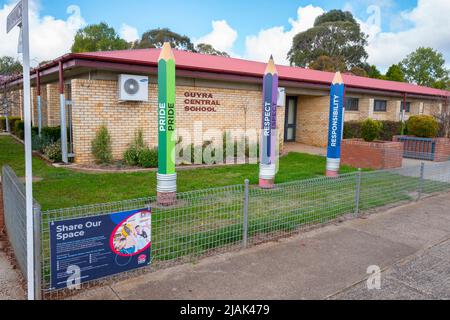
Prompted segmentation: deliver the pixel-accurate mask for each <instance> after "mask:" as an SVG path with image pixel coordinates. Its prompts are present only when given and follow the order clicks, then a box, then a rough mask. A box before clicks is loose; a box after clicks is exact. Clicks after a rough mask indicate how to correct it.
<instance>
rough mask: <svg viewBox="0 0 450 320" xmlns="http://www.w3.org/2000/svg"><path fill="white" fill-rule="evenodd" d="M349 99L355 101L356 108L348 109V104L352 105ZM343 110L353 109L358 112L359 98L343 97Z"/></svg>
mask: <svg viewBox="0 0 450 320" xmlns="http://www.w3.org/2000/svg"><path fill="white" fill-rule="evenodd" d="M349 100H350V101H356V109H350V108H349V106H350V105H352V104H351V103H348V102H349ZM345 111H350V112H351V111H353V112H358V111H359V98H354V97H345Z"/></svg>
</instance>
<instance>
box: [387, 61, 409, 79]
mask: <svg viewBox="0 0 450 320" xmlns="http://www.w3.org/2000/svg"><path fill="white" fill-rule="evenodd" d="M386 80H391V81H398V82H405V74H404V73H403V70H402V68H401V67H400V65H398V64H393V65H392V66H390V67H389V69H388V71H387V72H386Z"/></svg>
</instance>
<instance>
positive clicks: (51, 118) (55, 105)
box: [45, 83, 60, 127]
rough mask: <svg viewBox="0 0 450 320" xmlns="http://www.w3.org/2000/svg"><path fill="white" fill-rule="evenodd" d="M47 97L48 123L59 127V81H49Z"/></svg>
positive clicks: (50, 125)
mask: <svg viewBox="0 0 450 320" xmlns="http://www.w3.org/2000/svg"><path fill="white" fill-rule="evenodd" d="M45 92H46V96H47V98H46V99H45V101H46V105H47V125H48V126H49V127H57V126H59V125H60V109H59V104H60V101H59V90H58V84H57V83H49V84H47V85H46V90H45Z"/></svg>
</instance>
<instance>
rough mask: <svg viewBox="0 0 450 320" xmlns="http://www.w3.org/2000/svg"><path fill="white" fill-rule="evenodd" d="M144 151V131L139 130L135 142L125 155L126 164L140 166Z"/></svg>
mask: <svg viewBox="0 0 450 320" xmlns="http://www.w3.org/2000/svg"><path fill="white" fill-rule="evenodd" d="M143 149H145V143H144V133H143V131H142V129H139V130H138V131H137V132H135V134H134V139H133V142H132V143H131V144H130V146H129V147H128V149H127V150H126V151H125V153H124V155H123V158H124V161H125V163H126V164H128V165H130V166H136V165H139V154H140V153H141V151H142V150H143Z"/></svg>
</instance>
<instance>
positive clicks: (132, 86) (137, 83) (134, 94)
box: [118, 74, 148, 102]
mask: <svg viewBox="0 0 450 320" xmlns="http://www.w3.org/2000/svg"><path fill="white" fill-rule="evenodd" d="M118 82H119V100H120V101H143V102H148V77H146V76H137V75H130V74H121V75H119V81H118Z"/></svg>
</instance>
